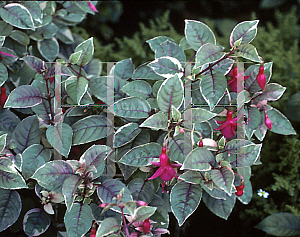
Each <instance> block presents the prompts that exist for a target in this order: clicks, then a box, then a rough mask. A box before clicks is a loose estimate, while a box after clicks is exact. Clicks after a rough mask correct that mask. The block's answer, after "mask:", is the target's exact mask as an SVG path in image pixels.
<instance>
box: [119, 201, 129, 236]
mask: <svg viewBox="0 0 300 237" xmlns="http://www.w3.org/2000/svg"><path fill="white" fill-rule="evenodd" d="M120 208H121V212H122V218H123V222H124V229H125V232H126V237H129V236H130V234H129V230H128V225H127V223H126V219H125V216H124V211H123V209H124V207H120Z"/></svg>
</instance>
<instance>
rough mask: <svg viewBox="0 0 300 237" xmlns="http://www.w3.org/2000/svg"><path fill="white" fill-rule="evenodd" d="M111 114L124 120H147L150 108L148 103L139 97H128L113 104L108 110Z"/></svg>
mask: <svg viewBox="0 0 300 237" xmlns="http://www.w3.org/2000/svg"><path fill="white" fill-rule="evenodd" d="M108 109H109V110H110V112H111V113H114V114H115V115H116V116H120V117H124V118H136V119H141V118H147V117H148V116H149V112H150V111H151V107H150V105H149V103H148V102H147V101H146V100H145V99H142V98H139V97H129V98H124V99H121V100H119V101H117V102H115V103H114V104H113V105H112V106H110V107H109V108H108Z"/></svg>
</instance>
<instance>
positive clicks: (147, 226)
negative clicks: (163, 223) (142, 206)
mask: <svg viewBox="0 0 300 237" xmlns="http://www.w3.org/2000/svg"><path fill="white" fill-rule="evenodd" d="M150 225H151V224H150V220H149V218H147V219H146V220H144V222H143V232H144V234H147V233H148V231H149V230H150Z"/></svg>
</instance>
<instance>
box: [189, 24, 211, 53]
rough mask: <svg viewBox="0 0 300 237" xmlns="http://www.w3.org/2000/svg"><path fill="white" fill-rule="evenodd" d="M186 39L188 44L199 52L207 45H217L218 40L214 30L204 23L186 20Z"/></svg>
mask: <svg viewBox="0 0 300 237" xmlns="http://www.w3.org/2000/svg"><path fill="white" fill-rule="evenodd" d="M184 33H185V37H186V40H187V42H188V44H189V45H190V46H191V47H192V48H193V49H194V50H195V51H197V50H198V49H199V48H200V47H201V46H202V45H204V44H206V43H212V44H216V38H215V36H214V33H213V32H212V30H211V29H210V28H209V27H208V26H207V25H206V24H204V23H203V22H200V21H195V20H185V30H184Z"/></svg>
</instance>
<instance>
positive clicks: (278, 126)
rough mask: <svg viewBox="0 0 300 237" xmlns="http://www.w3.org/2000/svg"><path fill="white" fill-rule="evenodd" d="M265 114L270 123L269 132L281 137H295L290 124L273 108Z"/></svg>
mask: <svg viewBox="0 0 300 237" xmlns="http://www.w3.org/2000/svg"><path fill="white" fill-rule="evenodd" d="M267 114H268V116H269V119H270V120H271V122H272V129H271V132H274V133H277V134H283V135H296V131H295V130H294V128H293V126H292V124H291V122H290V121H289V120H288V119H287V117H285V116H284V115H283V114H282V113H281V112H280V111H278V110H277V109H275V108H273V109H272V110H268V111H267Z"/></svg>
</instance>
